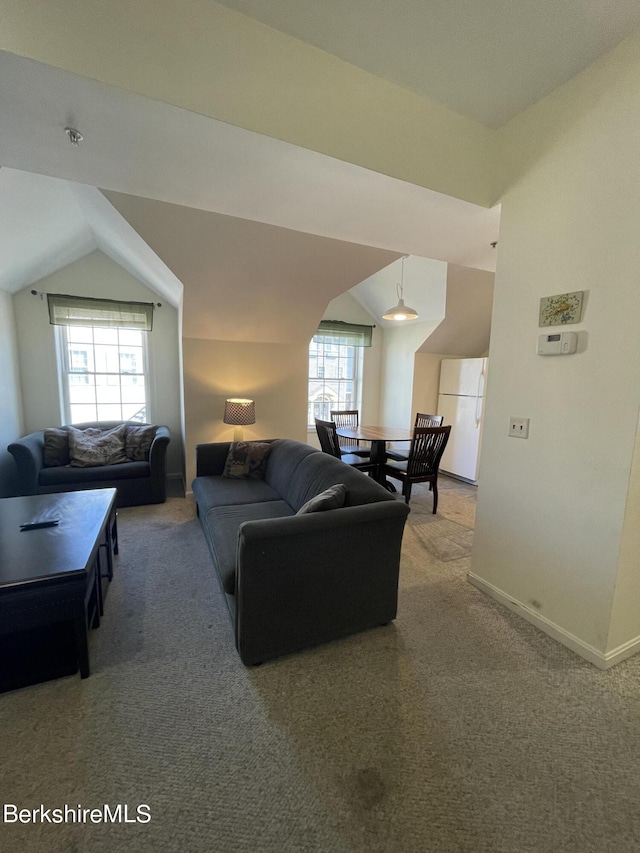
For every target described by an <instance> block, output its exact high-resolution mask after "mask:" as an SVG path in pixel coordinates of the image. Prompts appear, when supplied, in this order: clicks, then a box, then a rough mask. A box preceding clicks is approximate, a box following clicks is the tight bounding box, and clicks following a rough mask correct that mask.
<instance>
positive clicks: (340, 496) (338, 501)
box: [296, 483, 347, 515]
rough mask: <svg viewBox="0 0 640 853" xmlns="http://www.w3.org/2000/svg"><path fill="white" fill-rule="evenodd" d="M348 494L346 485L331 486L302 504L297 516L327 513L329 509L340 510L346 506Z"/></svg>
mask: <svg viewBox="0 0 640 853" xmlns="http://www.w3.org/2000/svg"><path fill="white" fill-rule="evenodd" d="M346 494H347V487H346V486H345V484H344V483H336V484H335V486H329V488H328V489H325V490H324V492H320V494H319V495H316V496H315V498H311V500H308V501H307V502H306V504H302V506H301V507H300V509H299V510H298V512H297V513H296V515H305V513H307V512H326V511H327V510H328V509H340V507H341V506H344V500H345V497H346Z"/></svg>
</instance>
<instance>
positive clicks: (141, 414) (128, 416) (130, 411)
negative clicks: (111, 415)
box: [122, 403, 147, 423]
mask: <svg viewBox="0 0 640 853" xmlns="http://www.w3.org/2000/svg"><path fill="white" fill-rule="evenodd" d="M122 419H123V420H125V421H136V422H137V423H144V422H145V421H146V420H147V409H146V406H140V405H138V404H137V403H136V404H135V405H129V404H127V405H123V407H122Z"/></svg>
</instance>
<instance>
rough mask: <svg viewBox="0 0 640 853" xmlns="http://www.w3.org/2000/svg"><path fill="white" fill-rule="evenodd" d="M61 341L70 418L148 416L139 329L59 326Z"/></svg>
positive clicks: (142, 340) (142, 418) (142, 337)
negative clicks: (65, 368) (63, 350)
mask: <svg viewBox="0 0 640 853" xmlns="http://www.w3.org/2000/svg"><path fill="white" fill-rule="evenodd" d="M60 330H61V331H60V334H61V336H62V338H61V340H66V344H65V348H66V363H67V370H68V373H67V383H66V399H67V404H68V408H69V423H78V422H82V421H92V420H128V419H134V420H135V421H138V422H143V421H145V420H146V419H147V414H148V402H147V397H146V389H147V382H146V373H145V369H146V366H145V350H144V344H145V341H146V337H145V335H144V333H143V332H141V331H138V330H129V329H117V328H113V329H109V328H106V329H99V328H95V329H93V328H92V327H84V326H68V327H60Z"/></svg>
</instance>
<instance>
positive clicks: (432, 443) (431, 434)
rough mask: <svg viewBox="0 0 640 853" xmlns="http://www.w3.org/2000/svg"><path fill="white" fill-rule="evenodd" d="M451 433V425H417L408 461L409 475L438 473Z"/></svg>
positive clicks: (410, 476) (425, 475)
mask: <svg viewBox="0 0 640 853" xmlns="http://www.w3.org/2000/svg"><path fill="white" fill-rule="evenodd" d="M450 433H451V425H447V426H439V427H415V429H414V430H413V439H412V440H411V449H410V450H409V459H408V462H407V477H409V478H410V479H411V478H413V477H427V476H429V475H430V474H435V473H437V471H438V467H439V466H440V459H441V458H442V454H443V453H444V449H445V447H446V446H447V442H448V441H449V434H450Z"/></svg>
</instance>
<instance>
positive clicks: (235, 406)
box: [223, 397, 256, 441]
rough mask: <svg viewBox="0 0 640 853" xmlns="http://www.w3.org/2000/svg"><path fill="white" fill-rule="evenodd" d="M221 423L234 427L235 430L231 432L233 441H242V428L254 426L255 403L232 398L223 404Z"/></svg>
mask: <svg viewBox="0 0 640 853" xmlns="http://www.w3.org/2000/svg"><path fill="white" fill-rule="evenodd" d="M223 421H224V423H225V424H232V425H233V426H235V430H234V431H233V440H234V441H242V440H243V435H244V432H243V429H242V427H243V426H247V425H248V424H255V422H256V405H255V403H254V402H253V400H243V399H241V398H238V397H232V398H231V399H229V400H227V401H226V403H225V404H224V418H223Z"/></svg>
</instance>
